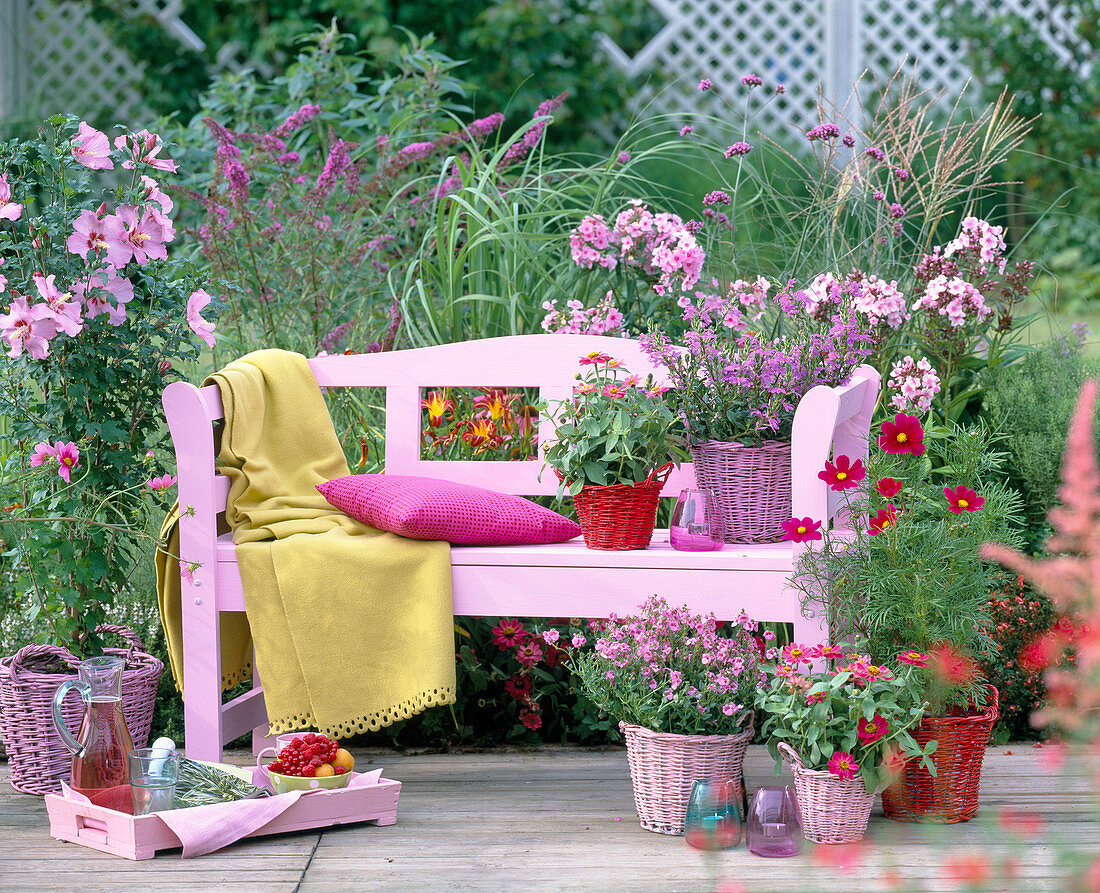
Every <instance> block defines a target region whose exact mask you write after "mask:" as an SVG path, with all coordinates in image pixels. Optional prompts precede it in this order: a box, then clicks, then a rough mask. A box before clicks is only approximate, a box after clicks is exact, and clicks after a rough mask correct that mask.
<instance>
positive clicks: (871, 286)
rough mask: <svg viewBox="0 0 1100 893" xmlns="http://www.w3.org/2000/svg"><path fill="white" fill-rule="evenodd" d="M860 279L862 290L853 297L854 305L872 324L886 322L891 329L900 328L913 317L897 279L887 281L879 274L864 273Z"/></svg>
mask: <svg viewBox="0 0 1100 893" xmlns="http://www.w3.org/2000/svg"><path fill="white" fill-rule="evenodd" d="M858 281H859V284H860V292H859V294H858V295H855V296H854V297H853V298H852V306H853V307H854V308H855V309H856V310H858V311H859V312H860V313H862V314H863V315H864V316H866V317H867V321H868V322H869V323H870V324H871V325H873V326H877V325H880V324H882V323H885V324H886V325H887V326H889V327H890V328H891V329H899V328H901V326H902V325H903V324H904V323H905V322H907V321H908V320H909V319H910V318H911V314H910V312H909V309H908V308H907V307H906V302H905V295H903V294H902V293H901V291H900V290H899V289H898V283H897V280H896V279H895V280H891V281H890V282H887V281H886V280H885V279H879V278H878V277H877V276H867V275H862V276H860V277H859V280H858Z"/></svg>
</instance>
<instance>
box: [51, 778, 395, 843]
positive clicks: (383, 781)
mask: <svg viewBox="0 0 1100 893" xmlns="http://www.w3.org/2000/svg"><path fill="white" fill-rule="evenodd" d="M400 794H401V782H399V781H393V780H392V779H389V778H379V779H378V783H377V784H372V785H366V786H363V787H355V788H343V789H340V790H335V791H314V792H312V793H310V794H309V796H307V797H302V798H301V799H299V800H298V802H297V803H295V804H294V805H293V806H291V807H290V808H289V809H288V810H287V811H286V812H284V813H282V815H280V816H277V817H276V818H275V819H273V820H272V821H270V822H268V823H267V824H266V825H264V826H263V827H262V828H259V829H257V830H256V831H253V832H252V833H251V834H248V835H246V837H263V836H265V835H268V834H281V833H283V832H285V831H305V830H307V829H309V828H327V827H330V826H332V825H348V824H352V823H354V822H377V823H378V824H379V825H392V824H394V823H395V822H396V821H397V798H398V797H399V796H400ZM196 808H200V809H201V808H202V807H196ZM46 811H47V812H48V813H49V816H50V835H51V836H53V837H56V838H58V839H59V840H67V841H69V842H71V843H78V844H80V845H81V846H86V847H91V848H92V849H94V850H100V851H101V852H104V853H111V854H112V855H114V856H123V857H125V858H127V859H134V860H141V859H152V858H153V857H154V856H155V855H156V854H157V851H158V850H170V849H178V848H179V847H181V846H182V843H181V842H180V839H179V838H178V837H176V835H175V834H173V833H172V831H171V830H170V829H169V828H168V826H167V825H166V824H165V823H164V822H162V821H161V819H160V817H159V816H157V815H156V814H155V813H154V814H152V815H143V816H132V815H126V814H125V813H122V812H117V811H115V810H113V809H107V808H105V807H103V806H96V805H94V804H89V803H77V802H75V801H73V800H69V799H66V798H65V797H64V796H62V795H61V794H47V795H46Z"/></svg>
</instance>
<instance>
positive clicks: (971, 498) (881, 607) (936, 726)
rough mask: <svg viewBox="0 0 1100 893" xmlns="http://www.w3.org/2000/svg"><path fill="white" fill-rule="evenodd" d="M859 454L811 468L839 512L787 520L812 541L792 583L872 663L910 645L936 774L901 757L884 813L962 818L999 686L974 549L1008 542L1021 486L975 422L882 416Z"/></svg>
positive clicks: (980, 564) (972, 797)
mask: <svg viewBox="0 0 1100 893" xmlns="http://www.w3.org/2000/svg"><path fill="white" fill-rule="evenodd" d="M878 445H879V450H878V451H877V453H874V454H872V456H871V458H870V461H869V465H868V466H867V467H865V466H864V464H863V462H862V461H859V460H856V461H855V462H852V461H851V460H850V459H849V457H847V456H837V457H835V459H834V461H832V462H826V464H825V467H824V468H823V469H822V470H821V472H820V474H819V476H820V477H821V478H822V479H823V480H825V481H826V483H828V484H829V486H830V487H831V489H833V490H834V491H837V492H839V493H840V498H841V501H842V503H843V505H844V510H843V511H842V512H841V514H840V517H841V518H847V523H846V524H842V525H839V526H835V527H833V528H831V529H825V528H823V527H822V524H821V521H820V520H817V519H813V518H800V519H799V518H792V519H790V521H788V522H786V523H785V524H784V525H783V527H784V538H785V539H790V540H795V541H812V544H813V546H814V548H812V549H809V550H807V551H806V552H805V553H804V554H803V555H802V556H801V558H800V559H799V563H798V565H797V567H796V572H795V576H794V577H793V578H792V584H793V585H794V586H796V587H797V588H799V589H800V590H801V591H802V593H803V597H804V606H805V607H807V608H809V607H810V606H811V605H814V606H817V607H818V608H820V607H821V606H824V609H825V612H826V616H827V618H828V622H829V625H830V630H831V633H832V636H833V637H834V639H835V640H837V641H841V640H844V639H847V638H849V637H853V638H855V639H858V640H862V641H865V642H866V649H867V652H868V654H869V657H870V659H871V661H873V662H874V663H875V664H880V665H881V664H888V663H889V662H890V661H892V660H893V659H894V657H895V656H896V655H897V654H898V653H900V652H901V651H902V650H903V649H912V650H913V653H914V654H916V655H919V656H920V660H919V663H921V664H922V666H923V667H924V669H923V670H922V673H921V678H922V679H923V683H922V688H921V697H922V699H923V700H924V701H925V702H927V708H926V711H925V715H924V717H923V718H922V719H921V722H920V723H919V724H918V725H917V726H916V727H915V728H914V730H913V733H912V734H913V738H914V739H915V740H916V741H918V742H920V743H922V744H924V743H927V742H929V741H932V740H936V741H938V742H939V746H938V747H937V749H936V751H935V753H934V755H933V763H934V764H935V772H931V771H929V770H928V769H927V768H926V767H924V766H923V765H918V764H916V763H914V762H909V763H907V764H906V766H905V771H904V773H903V777H902V778H901V779H900V780H899V782H898V783H896V784H894V785H891V786H890V787H888V788H887V789H886V790H885V791H884V793H883V808H884V811H885V812H886V814H887V815H888V816H891V817H893V818H908V819H921V818H927V819H931V820H936V821H943V822H955V821H965V820H967V819H969V818H970V817H971V816H973V814H974V813H975V812H976V811H977V808H978V800H977V792H978V777H979V774H980V772H981V760H982V753H983V750H984V747H985V744H986V742H987V741H988V738H989V734H990V731H991V729H992V726H993V723H994V722H995V721H996V718H997V691H996V689H994V688H993V687H992V686H990V685H987V684H985V681H984V680H983V679H982V678H981V676H980V674H979V672H978V670H977V664H976V662H975V659H976V658H979V657H982V656H985V655H987V654H989V653H990V650H991V649H992V648H993V647H995V644H994V642H993V640H992V638H991V636H990V629H991V622H990V616H989V610H988V592H989V588H990V584H991V581H992V578H993V575H994V574H995V572H996V568H995V567H994V566H993V565H992V564H990V563H988V562H986V561H985V560H983V559H982V558H981V557H980V556H979V554H978V547H979V546H980V545H981V544H982V543H984V542H986V541H989V540H996V539H1000V540H1002V541H1006V542H1010V543H1012V544H1016V543H1018V542H1019V535H1018V534H1017V533H1016V531H1015V529H1014V527H1013V525H1012V524H1011V522H1012V520H1013V519H1014V518H1015V517H1016V516H1017V515H1018V512H1019V496H1018V495H1017V494H1016V493H1015V492H1014V491H1012V490H1010V489H1008V488H1007V487H1005V486H1004V484H1003V483H1002V482H1001V479H1000V475H999V474H998V470H999V468H1000V465H1001V462H1002V455H1001V454H999V453H997V452H996V451H995V450H994V449H993V446H994V445H993V444H992V443H991V438H990V435H989V434H988V432H986V431H985V430H984V429H982V428H981V427H973V428H969V429H963V428H960V427H958V426H951V427H949V428H944V429H940V430H938V431H935V432H931V433H928V434H927V436H926V432H925V430H924V428H923V426H922V425H921V423H920V421H919V420H918V419H917V418H916V417H914V416H910V415H906V414H904V413H897V414H896V415H895V416H894V418H893V419H890V420H887V421H885V422H883V423H882V427H881V433H880V435H879V437H878Z"/></svg>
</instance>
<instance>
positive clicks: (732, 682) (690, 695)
mask: <svg viewBox="0 0 1100 893" xmlns="http://www.w3.org/2000/svg"><path fill="white" fill-rule="evenodd" d="M756 631H757V625H756V623H755V622H753V621H751V620H749V619H748V617H746V616H744V615H741V616H740V617H738V618H737V619H736V620H734V621H732V622H731V623H729V624H728V625H727V624H719V623H718V622H717V621H716V620H715V618H714V615H713V614H708V615H698V614H692V613H690V612H689V611H688V609H687V608H686V607H679V608H672V607H670V606H669V605H668V604H667V603H666V602H665V600H664V599H663V598H661V597H660V596H656V595H655V596H653V597H652V598H650V599H648V600H647V601H646V602H644V603H643V604H642V605H641V607H640V609H639V611H638V613H637V614H633V615H631V616H629V617H616V616H614V615H612V616H611V617H610V619H609V620H608V621H607V623H606V625H604V626H603V628H602V630H601V631H600V632H599V633H598V634H597V635H596V637H595V641H594V642H593V643H592V648H591V649H590V650H586V649H582V650H576V649H575V650H574V651H573V652H572V653H571V654H570V656H569V660H568V663H569V667H570V669H572V671H573V674H574V676H575V677H576V679H577V682H578V683H579V684H580V686H581V688H582V689H583V691H584V693H585V695H587V696H588V698H590V699H591V700H592V702H593V703H595V704H596V706H598V707H599V708H600V709H601V710H602V711H603V712H605V713H607V714H609V715H611V716H612V717H614V718H615V719H618V720H621V721H623V722H627V723H631V724H633V725H639V726H643V727H645V728H647V729H652V730H653V731H655V732H672V733H674V734H679V735H723V734H732V733H734V732H735V731H740V730H742V729H743V728H744V727H745V724H746V723H749V724H751V723H752V705H753V699H754V692H755V691H756V689H757V687H758V686H759V685H760V684H761V683H762V682H763V679H764V676H763V671H762V668H761V667H760V664H759V662H760V649H759V647H758V644H757V639H756V638H755V633H756ZM582 644H583V643H582Z"/></svg>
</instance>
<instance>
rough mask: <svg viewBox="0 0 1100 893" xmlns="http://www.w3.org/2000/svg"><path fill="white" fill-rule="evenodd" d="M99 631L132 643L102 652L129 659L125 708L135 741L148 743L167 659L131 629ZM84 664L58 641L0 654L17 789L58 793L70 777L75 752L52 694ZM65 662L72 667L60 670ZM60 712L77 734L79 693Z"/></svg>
mask: <svg viewBox="0 0 1100 893" xmlns="http://www.w3.org/2000/svg"><path fill="white" fill-rule="evenodd" d="M96 631H97V632H98V633H101V634H102V633H114V634H116V635H119V636H122V637H123V638H124V639H126V640H127V641H128V642H129V643H130V647H129V648H105V649H104V650H103V653H104V654H106V655H110V656H114V657H122V658H125V659H126V668H125V669H124V670H123V671H122V713H123V716H125V718H126V728H127V729H128V730H129V732H130V738H131V739H132V740H133V742H134V747H145V746H146V745H147V744H148V743H149V732H150V729H151V728H152V725H153V706H154V704H155V703H156V696H157V683H158V682H160V674H161V673H162V672H163V671H164V664H162V663H161V662H160V661H159V660H157V658H155V657H153V656H152V655H151V654H149V653H148V652H146V650H145V645H144V644H143V643H142V641H141V639H140V638H139V637H138V636H137V635H136V634H135V633H134V632H133V631H132V630H129V629H126V628H125V627H121V626H111V625H104V626H101V627H99V628H98V629H97V630H96ZM79 664H80V660H79V659H78V658H76V657H74V656H73V654H72V653H71V652H69V651H67V650H66V649H64V648H59V647H58V646H56V645H26V646H25V647H23V648H21V649H20V650H19V651H18V652H17V653H16V654H15V655H14V656H12V657H5V658H2V659H0V735H2V737H3V740H4V749H5V750H6V751H7V757H8V764H9V766H10V767H11V784H12V787H14V788H15V789H16V790H17V791H22V792H23V793H25V794H40V795H41V794H49V793H54V792H57V791H60V790H61V782H62V781H63V780H64V781H68V780H69V774H70V772H71V771H72V762H73V757H72V754H71V753H70V752H69V751H68V749H67V748H66V747H65V745H64V744H62V743H61V738H60V736H59V735H58V733H57V729H56V728H55V727H54V724H53V696H54V692H56V691H57V688H58V686H59V685H61V683H62V682H64V681H65V680H66V679H72V678H73V677H74V676H75V675H76V668H77V666H78V665H79ZM62 667H68V668H70V670H71V672H64V671H62V672H57V670H58V668H62ZM61 713H62V716H63V717H64V719H65V725H67V726H68V727H69V731H70V732H72V733H73V734H75V733H76V730H77V729H79V728H80V723H81V720H82V719H83V717H84V704H83V702H82V701H81V700H80V698H78V697H76V696H75V693H74V695H73V696H72V697H70V698H66V700H65V703H64V704H63V705H62V709H61Z"/></svg>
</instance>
